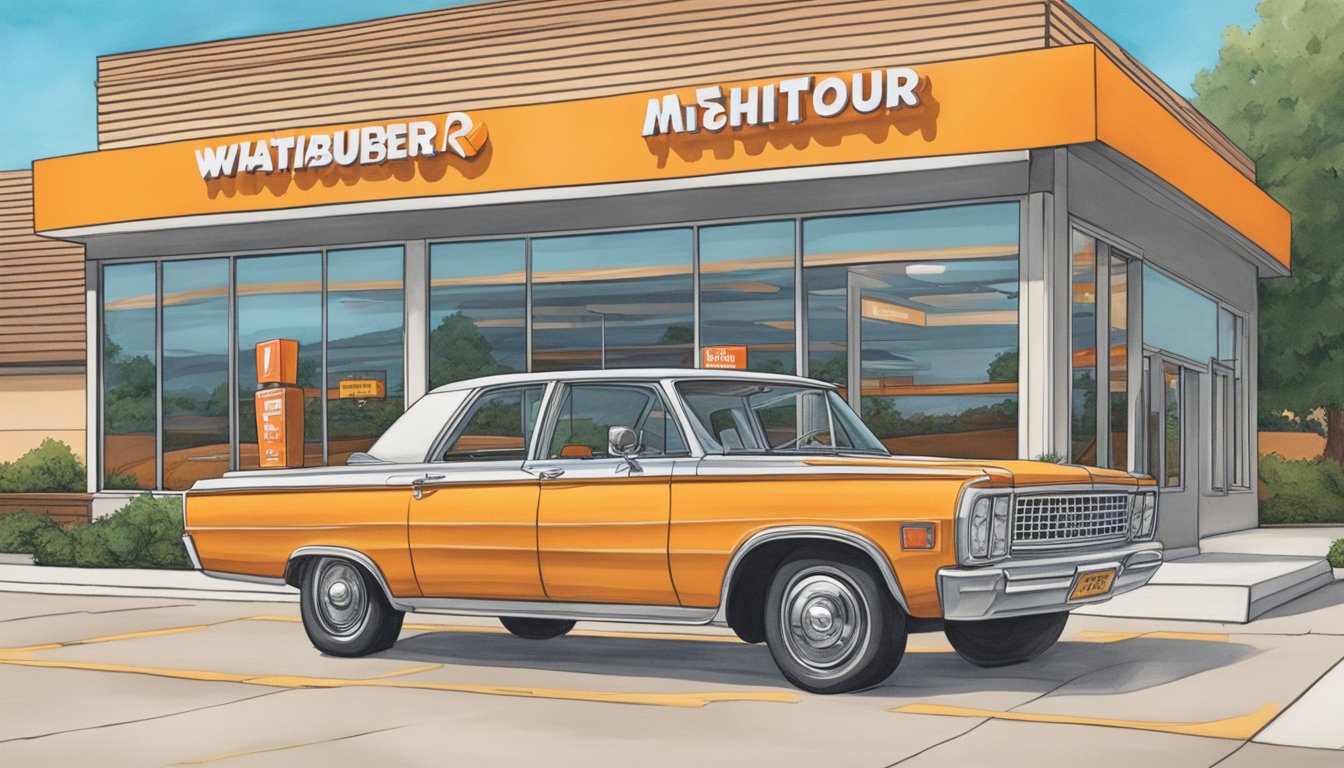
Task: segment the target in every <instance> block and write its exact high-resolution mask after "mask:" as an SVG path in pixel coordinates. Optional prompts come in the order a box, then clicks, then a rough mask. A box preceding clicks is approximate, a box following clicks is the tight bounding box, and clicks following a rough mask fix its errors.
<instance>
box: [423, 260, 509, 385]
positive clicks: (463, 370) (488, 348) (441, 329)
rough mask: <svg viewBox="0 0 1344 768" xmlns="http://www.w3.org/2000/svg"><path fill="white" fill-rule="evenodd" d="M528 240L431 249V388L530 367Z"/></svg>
mask: <svg viewBox="0 0 1344 768" xmlns="http://www.w3.org/2000/svg"><path fill="white" fill-rule="evenodd" d="M526 260H527V243H526V241H524V240H487V241H481V242H474V243H438V244H435V245H433V246H431V247H430V250H429V275H430V288H429V328H430V330H429V386H430V388H431V389H433V388H434V387H438V386H441V385H443V384H448V383H450V382H454V381H461V380H463V379H470V378H474V377H476V376H489V375H491V374H496V373H515V372H518V371H525V370H527V335H526V328H525V325H526V322H527V261H526Z"/></svg>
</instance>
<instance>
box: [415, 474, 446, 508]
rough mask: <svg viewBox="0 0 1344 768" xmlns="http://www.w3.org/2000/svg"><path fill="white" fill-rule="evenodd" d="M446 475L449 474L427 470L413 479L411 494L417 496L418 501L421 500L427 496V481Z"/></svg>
mask: <svg viewBox="0 0 1344 768" xmlns="http://www.w3.org/2000/svg"><path fill="white" fill-rule="evenodd" d="M445 477H447V475H442V474H439V473H437V472H426V473H425V474H423V475H421V476H420V477H417V478H415V479H414V480H412V481H411V494H412V495H414V496H415V500H416V501H419V500H421V499H423V498H425V482H426V481H432V480H442V479H444V478H445Z"/></svg>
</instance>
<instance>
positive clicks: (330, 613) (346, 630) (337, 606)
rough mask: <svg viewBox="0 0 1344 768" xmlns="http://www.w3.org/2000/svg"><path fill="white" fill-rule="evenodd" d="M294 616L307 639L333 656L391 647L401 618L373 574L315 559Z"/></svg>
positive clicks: (334, 559)
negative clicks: (296, 615) (298, 619)
mask: <svg viewBox="0 0 1344 768" xmlns="http://www.w3.org/2000/svg"><path fill="white" fill-rule="evenodd" d="M299 613H300V614H301V615H302V616H303V628H304V630H305V631H306V632H307V633H308V639H309V640H311V641H312V643H313V645H314V646H315V647H316V648H317V649H318V650H319V651H322V652H323V653H327V654H330V655H332V656H366V655H368V654H370V653H377V652H379V651H385V650H387V649H388V648H391V647H392V645H393V644H394V643H396V642H397V635H399V634H400V633H401V622H402V619H403V618H405V616H406V614H404V613H403V612H401V611H398V610H395V609H394V608H392V606H391V605H390V604H388V602H387V598H386V597H385V596H384V595H383V590H382V587H381V586H380V585H379V584H378V582H377V581H375V580H374V578H373V576H371V575H370V574H369V573H368V572H367V571H365V570H364V568H363V567H361V566H360V565H358V564H356V563H354V562H352V561H350V560H347V559H345V558H341V557H321V558H318V559H317V560H316V561H315V562H313V563H312V564H310V565H309V566H308V567H307V568H306V569H305V570H304V574H303V582H302V587H301V589H300V592H299Z"/></svg>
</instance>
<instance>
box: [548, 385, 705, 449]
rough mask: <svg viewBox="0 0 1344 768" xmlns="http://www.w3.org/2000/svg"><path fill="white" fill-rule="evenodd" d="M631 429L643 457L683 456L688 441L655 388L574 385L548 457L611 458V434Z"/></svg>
mask: <svg viewBox="0 0 1344 768" xmlns="http://www.w3.org/2000/svg"><path fill="white" fill-rule="evenodd" d="M611 427H629V428H631V429H633V430H635V434H636V435H638V436H639V455H641V456H685V455H687V450H686V441H685V439H683V438H682V435H681V430H680V429H679V428H678V427H677V424H676V420H675V419H674V418H673V417H672V415H671V414H670V413H668V410H667V405H666V403H665V402H664V400H663V397H662V395H660V394H659V393H658V391H657V390H656V389H654V388H652V387H646V386H635V385H613V384H575V385H571V386H569V387H566V388H565V394H564V395H563V396H562V397H561V399H560V405H559V407H558V408H557V409H556V420H555V431H554V433H553V434H552V436H551V444H550V446H549V450H548V451H547V452H546V456H547V458H552V459H559V458H578V459H582V458H608V457H610V453H609V452H608V450H607V430H608V429H610V428H611Z"/></svg>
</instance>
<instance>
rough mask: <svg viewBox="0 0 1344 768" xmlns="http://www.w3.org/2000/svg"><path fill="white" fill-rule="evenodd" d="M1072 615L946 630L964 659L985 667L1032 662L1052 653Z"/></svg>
mask: <svg viewBox="0 0 1344 768" xmlns="http://www.w3.org/2000/svg"><path fill="white" fill-rule="evenodd" d="M1068 621H1069V612H1068V611H1063V612H1060V613H1042V614H1038V615H1035V616H1014V617H1012V618H1008V619H986V620H984V621H947V622H945V623H944V625H943V631H944V632H945V633H947V640H948V642H950V643H952V647H953V648H954V649H956V651H957V653H958V654H960V655H961V658H963V659H965V660H967V661H969V662H971V663H972V664H975V665H977V666H981V667H1002V666H1006V665H1008V664H1020V663H1021V662H1024V661H1030V660H1032V659H1034V658H1036V657H1037V656H1040V655H1041V654H1042V653H1045V652H1046V651H1047V650H1049V648H1050V646H1052V645H1054V644H1055V641H1056V640H1058V639H1059V636H1060V635H1061V634H1063V632H1064V625H1065V624H1067V623H1068Z"/></svg>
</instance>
